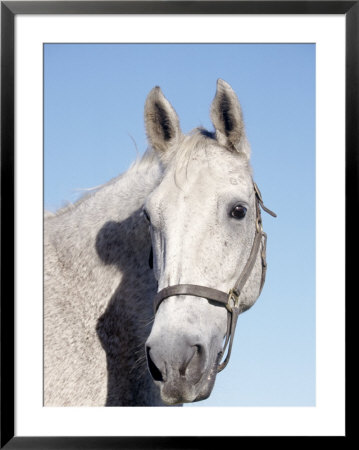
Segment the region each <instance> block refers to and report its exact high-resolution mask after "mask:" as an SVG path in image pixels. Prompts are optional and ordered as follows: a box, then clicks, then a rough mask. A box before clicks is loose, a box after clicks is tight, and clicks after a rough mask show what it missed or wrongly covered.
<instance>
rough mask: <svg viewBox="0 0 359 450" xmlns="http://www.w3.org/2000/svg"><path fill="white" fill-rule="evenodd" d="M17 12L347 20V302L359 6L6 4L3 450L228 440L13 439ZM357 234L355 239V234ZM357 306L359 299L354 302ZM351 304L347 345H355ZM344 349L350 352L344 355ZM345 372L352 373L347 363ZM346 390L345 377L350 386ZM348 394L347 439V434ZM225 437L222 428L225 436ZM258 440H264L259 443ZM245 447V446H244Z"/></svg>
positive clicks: (358, 144) (353, 249)
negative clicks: (309, 16) (329, 16)
mask: <svg viewBox="0 0 359 450" xmlns="http://www.w3.org/2000/svg"><path fill="white" fill-rule="evenodd" d="M18 14H301V15H303V14H341V15H345V19H346V94H345V95H346V205H345V206H346V229H345V232H346V236H345V241H346V259H345V261H346V298H349V295H350V294H349V293H350V292H355V291H354V279H355V277H354V271H355V272H356V271H357V269H356V263H355V261H356V255H357V254H358V252H357V241H358V238H357V236H356V226H355V224H354V223H353V222H351V214H352V211H353V209H354V208H355V206H356V205H358V192H359V186H358V154H359V114H358V112H359V1H337V0H333V1H255V0H254V1H167V2H164V1H2V2H1V80H2V81H1V216H0V218H1V441H0V448H6V449H45V448H46V449H60V448H61V449H63V448H64V449H79V448H81V449H100V448H101V449H114V448H125V449H132V448H141V449H142V448H146V449H147V448H153V449H155V448H156V449H157V448H168V449H172V448H173V449H175V448H202V447H203V448H205V447H208V446H209V445H218V442H217V441H218V440H220V443H222V441H224V442H223V443H224V444H226V443H227V441H226V440H227V439H231V440H232V439H234V440H236V439H243V438H226V437H131V436H128V437H86V436H82V437H25V436H15V435H14V421H15V407H14V376H15V371H14V334H15V324H14V301H15V299H14V282H15V278H14V277H15V274H14V245H15V243H14V225H15V219H14V114H15V110H14V57H15V55H14V51H15V48H14V31H15V30H14V20H15V16H16V15H18ZM354 233H355V234H354ZM352 300H355V299H352ZM348 306H349V305H348V303H347V302H346V342H347V343H348V342H350V340H351V339H352V337H351V335H350V329H349V327H348V318H349V313H348ZM347 352H348V351H347V350H346V354H347ZM346 373H349V367H348V361H347V359H346ZM346 392H348V379H347V384H346ZM348 400H349V399H348V395H346V411H347V414H346V434H345V436H344V437H342V438H348V437H349V436H350V427H349V423H350V422H349V417H348V413H349V412H348V411H349V406H348ZM222 431H223V430H222ZM259 439H261V438H259ZM241 443H242V442H241Z"/></svg>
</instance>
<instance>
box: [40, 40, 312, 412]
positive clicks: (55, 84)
mask: <svg viewBox="0 0 359 450" xmlns="http://www.w3.org/2000/svg"><path fill="white" fill-rule="evenodd" d="M217 78H223V79H224V80H226V81H227V82H228V83H230V84H231V85H232V87H233V88H234V90H235V91H236V93H237V95H238V97H239V100H240V102H241V105H242V109H243V112H244V120H245V123H246V130H247V135H248V138H249V141H250V143H251V147H252V165H253V170H254V179H255V181H256V182H257V184H258V185H259V187H260V189H261V191H262V194H263V197H264V202H265V204H267V206H268V207H269V208H270V209H273V210H274V211H275V212H276V213H277V214H278V217H277V218H276V219H273V218H271V217H270V216H267V215H266V214H265V213H264V214H263V216H264V217H263V221H264V229H265V231H266V232H267V233H268V266H269V267H268V272H267V280H266V284H265V287H264V289H263V292H262V294H261V297H260V298H259V300H258V301H257V303H256V304H255V305H254V306H253V307H252V308H251V309H250V310H249V311H248V312H246V313H244V314H243V315H242V316H240V318H239V320H238V326H237V331H236V337H235V342H234V349H233V351H232V357H231V361H230V363H229V366H228V367H227V368H226V369H225V370H224V371H223V372H221V373H220V374H219V375H218V377H217V381H216V385H215V387H214V390H213V392H212V395H211V397H210V398H209V399H208V400H205V401H203V402H199V403H197V404H194V405H192V406H193V407H200V406H314V405H315V45H314V44H63V45H62V44H46V45H45V48H44V86H45V87H44V106H45V112H44V206H45V209H48V210H51V211H55V210H56V209H57V208H59V207H61V206H63V205H64V204H66V202H69V201H70V202H73V201H75V200H76V199H77V198H78V197H79V196H80V195H82V192H81V189H86V188H91V187H95V186H98V185H100V184H103V183H105V182H106V181H108V180H110V179H111V178H113V177H115V176H117V175H118V174H119V173H122V172H124V171H126V169H127V168H128V167H129V165H130V164H131V162H132V161H133V160H134V159H135V158H136V156H137V153H136V151H137V150H138V152H139V153H140V154H142V153H143V152H144V151H145V149H146V146H147V144H146V137H145V129H144V124H143V107H144V102H145V98H146V96H147V94H148V92H149V91H150V90H151V89H152V87H153V86H156V85H159V86H161V88H162V90H163V92H164V94H165V95H166V97H167V98H168V99H169V101H170V102H171V103H172V105H173V106H174V108H175V109H176V111H177V113H178V115H179V117H180V121H181V127H182V130H183V131H184V132H188V131H190V130H191V129H193V128H194V127H196V126H199V125H202V126H204V127H206V128H209V129H212V128H213V127H212V125H211V122H210V118H209V108H210V104H211V101H212V99H213V97H214V94H215V88H216V80H217ZM134 142H135V143H136V145H135V144H134ZM136 147H137V150H136Z"/></svg>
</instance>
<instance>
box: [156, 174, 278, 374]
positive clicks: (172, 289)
mask: <svg viewBox="0 0 359 450" xmlns="http://www.w3.org/2000/svg"><path fill="white" fill-rule="evenodd" d="M253 186H254V192H255V198H256V230H255V235H254V240H253V244H252V249H251V252H250V254H249V258H248V260H247V262H246V265H245V266H244V268H243V270H242V272H241V273H240V275H239V277H238V279H237V281H236V283H235V285H234V286H233V288H232V289H230V291H229V293H225V292H223V291H219V290H217V289H213V288H209V287H205V286H199V285H197V284H176V285H174V286H169V287H166V288H164V289H162V290H161V291H160V292H158V293H157V295H156V296H155V299H154V309H155V313H156V312H157V310H158V308H159V306H160V304H161V303H162V302H163V300H165V299H166V298H168V297H172V296H176V295H191V296H194V297H202V298H206V299H207V300H209V301H213V302H215V303H218V304H219V306H225V308H226V309H227V312H228V314H227V332H226V338H225V342H224V345H223V349H222V350H221V352H220V357H221V359H222V358H223V355H224V353H225V351H226V349H227V346H228V350H227V356H226V358H225V360H224V361H223V362H222V363H221V364H219V365H218V367H217V372H221V371H222V370H223V369H224V368H225V367H226V365H227V364H228V361H229V358H230V355H231V351H232V344H233V338H234V332H235V329H236V324H237V319H238V316H239V314H240V313H241V312H242V311H243V306H242V305H241V304H240V295H241V292H242V289H243V287H244V285H245V284H246V282H247V280H248V278H249V276H250V274H251V272H252V270H253V267H254V264H255V262H256V260H257V256H258V252H259V249H260V245H261V242H262V240H263V244H262V252H261V259H262V276H261V284H260V290H259V294H260V293H261V291H262V288H263V285H264V281H265V276H266V271H267V262H266V244H267V234H266V233H265V232H264V231H263V227H262V216H261V208H262V209H263V210H264V211H265V212H267V213H268V214H270V215H271V216H273V217H277V215H276V214H275V213H274V212H273V211H271V210H269V209H268V208H266V207H265V206H264V204H263V200H262V195H261V193H260V190H259V189H258V186H257V185H256V183H254V182H253Z"/></svg>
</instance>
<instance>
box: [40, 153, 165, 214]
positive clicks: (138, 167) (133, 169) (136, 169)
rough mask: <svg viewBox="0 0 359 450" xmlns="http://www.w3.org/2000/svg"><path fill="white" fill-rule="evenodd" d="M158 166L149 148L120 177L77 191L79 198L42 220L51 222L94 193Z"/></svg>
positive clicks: (156, 159)
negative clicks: (79, 193)
mask: <svg viewBox="0 0 359 450" xmlns="http://www.w3.org/2000/svg"><path fill="white" fill-rule="evenodd" d="M158 164H159V160H158V157H157V155H156V153H155V151H154V150H153V149H151V148H148V149H147V150H146V151H145V153H144V154H143V155H142V156H138V157H137V159H136V160H135V161H134V162H132V163H131V165H130V167H129V168H128V169H127V170H126V171H125V172H122V173H121V174H120V175H117V176H116V177H114V178H112V179H111V180H109V181H107V182H106V183H104V184H101V185H99V186H95V187H92V188H86V189H79V191H80V192H82V195H81V196H80V198H78V199H77V200H76V201H75V202H73V203H72V202H68V203H66V205H65V206H63V207H62V208H60V209H58V210H57V211H56V212H51V211H45V212H44V218H45V219H46V220H48V219H50V220H51V219H53V218H56V217H59V216H62V215H64V214H66V213H68V212H70V211H73V210H75V209H76V208H78V207H79V206H80V205H81V204H82V203H84V202H85V201H87V200H89V199H90V198H91V197H93V196H94V195H96V193H97V192H99V191H100V190H101V189H103V188H105V187H109V186H111V185H113V184H115V183H117V182H118V181H120V180H121V179H122V178H124V177H131V176H133V175H136V174H137V175H140V174H141V173H144V174H146V173H147V172H148V170H149V169H150V168H152V167H153V166H154V165H158Z"/></svg>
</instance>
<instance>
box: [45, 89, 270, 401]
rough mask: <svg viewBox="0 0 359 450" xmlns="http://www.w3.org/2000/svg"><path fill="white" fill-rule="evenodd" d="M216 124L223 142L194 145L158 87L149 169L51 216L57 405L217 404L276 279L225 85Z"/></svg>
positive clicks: (49, 338) (49, 333)
mask: <svg viewBox="0 0 359 450" xmlns="http://www.w3.org/2000/svg"><path fill="white" fill-rule="evenodd" d="M211 119H212V122H213V125H214V127H215V132H213V133H212V132H208V131H206V130H203V129H196V130H194V131H193V132H192V133H191V134H189V135H183V134H182V132H181V129H180V124H179V120H178V117H177V114H176V112H175V110H174V109H173V107H172V106H171V105H170V103H169V102H168V101H167V99H166V98H165V97H164V95H163V94H162V92H161V89H160V88H159V87H155V88H154V89H152V91H151V92H150V94H149V95H148V98H147V100H146V105H145V124H146V130H147V135H148V140H149V149H148V151H147V152H146V153H145V154H144V156H143V157H142V159H141V160H140V161H138V162H136V163H135V164H134V165H133V166H132V167H131V168H130V169H129V170H128V171H127V172H126V173H125V174H123V175H121V176H119V177H118V178H116V179H114V180H112V181H110V182H109V183H107V184H106V185H104V186H103V187H101V188H100V189H98V190H96V191H95V192H93V193H91V194H90V195H87V196H86V197H84V198H83V199H81V200H80V201H78V202H77V203H76V204H74V205H71V206H68V207H66V208H64V209H62V210H60V211H59V212H58V213H56V214H55V215H53V216H48V217H46V219H45V305H44V313H45V319H44V328H45V333H44V337H45V349H44V353H45V355H44V356H45V357H44V361H45V364H44V370H45V385H44V389H45V393H44V398H45V405H52V406H101V405H106V406H126V405H127V406H137V405H138V406H140V405H142V406H144V405H148V406H157V405H179V404H182V403H183V402H193V401H198V400H201V399H205V398H207V397H208V396H209V395H210V393H211V391H212V388H213V385H214V381H215V378H216V374H217V372H218V371H219V370H221V369H222V368H223V367H224V366H225V364H226V363H227V362H228V358H227V359H226V361H225V362H221V359H223V357H224V353H225V349H224V347H227V351H228V352H229V353H230V348H231V345H232V339H233V333H234V327H235V323H236V318H237V316H238V314H239V313H240V312H242V311H244V310H246V309H248V308H250V307H251V306H252V305H253V304H254V302H255V301H256V299H257V298H258V296H259V294H260V291H261V288H262V285H263V282H264V274H265V268H266V267H265V234H264V233H263V231H262V225H261V219H260V206H262V207H263V203H262V200H261V197H260V193H259V191H258V190H257V188H256V185H255V184H254V183H253V180H252V172H251V168H250V148H249V145H248V142H247V140H246V136H245V131H244V124H243V118H242V112H241V108H240V105H239V102H238V99H237V96H236V94H235V93H234V91H233V90H232V88H231V87H230V86H229V85H228V84H227V83H226V82H224V81H223V80H218V82H217V92H216V95H215V98H214V100H213V103H212V107H211ZM229 292H230V294H228V293H229ZM156 293H158V294H157V296H156ZM154 299H155V304H154ZM225 338H226V339H225ZM224 339H225V340H226V343H225V345H224V344H223V341H224ZM228 356H229V354H228Z"/></svg>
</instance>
